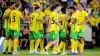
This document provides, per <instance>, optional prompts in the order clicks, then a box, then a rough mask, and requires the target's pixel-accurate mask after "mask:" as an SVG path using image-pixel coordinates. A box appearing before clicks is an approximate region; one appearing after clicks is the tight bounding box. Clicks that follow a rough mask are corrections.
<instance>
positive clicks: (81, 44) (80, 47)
mask: <svg viewBox="0 0 100 56" xmlns="http://www.w3.org/2000/svg"><path fill="white" fill-rule="evenodd" d="M83 49H84V31H82V29H80V32H79V54H82V53H83Z"/></svg>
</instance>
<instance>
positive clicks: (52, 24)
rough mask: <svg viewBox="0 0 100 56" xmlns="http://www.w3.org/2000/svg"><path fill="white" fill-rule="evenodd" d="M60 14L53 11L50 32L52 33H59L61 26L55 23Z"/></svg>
mask: <svg viewBox="0 0 100 56" xmlns="http://www.w3.org/2000/svg"><path fill="white" fill-rule="evenodd" d="M58 17H59V15H58V13H57V12H55V11H53V12H52V13H51V14H50V19H49V21H50V26H49V32H52V31H59V26H58V25H57V24H56V23H55V21H56V20H58Z"/></svg>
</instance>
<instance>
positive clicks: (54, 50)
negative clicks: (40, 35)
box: [52, 45, 57, 54]
mask: <svg viewBox="0 0 100 56" xmlns="http://www.w3.org/2000/svg"><path fill="white" fill-rule="evenodd" d="M56 49H57V47H56V46H55V45H53V51H52V54H57V52H56Z"/></svg>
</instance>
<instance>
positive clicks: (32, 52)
mask: <svg viewBox="0 0 100 56" xmlns="http://www.w3.org/2000/svg"><path fill="white" fill-rule="evenodd" d="M34 42H35V37H34V32H33V31H31V32H30V54H34V50H35V47H34Z"/></svg>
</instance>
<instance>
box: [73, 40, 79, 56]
mask: <svg viewBox="0 0 100 56" xmlns="http://www.w3.org/2000/svg"><path fill="white" fill-rule="evenodd" d="M77 48H78V40H77V39H76V40H75V49H74V50H75V53H76V54H78V53H77Z"/></svg>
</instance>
